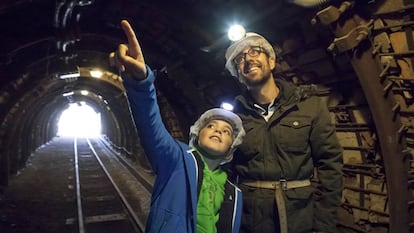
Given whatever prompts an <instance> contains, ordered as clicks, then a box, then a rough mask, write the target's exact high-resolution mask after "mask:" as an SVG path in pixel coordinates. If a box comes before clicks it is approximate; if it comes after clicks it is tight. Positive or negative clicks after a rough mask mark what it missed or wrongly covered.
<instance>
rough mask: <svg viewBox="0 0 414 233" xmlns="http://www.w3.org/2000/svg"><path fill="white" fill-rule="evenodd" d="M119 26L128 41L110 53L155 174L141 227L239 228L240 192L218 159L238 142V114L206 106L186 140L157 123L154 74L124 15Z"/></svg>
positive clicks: (228, 231) (229, 231)
mask: <svg viewBox="0 0 414 233" xmlns="http://www.w3.org/2000/svg"><path fill="white" fill-rule="evenodd" d="M121 26H122V28H123V30H124V32H125V35H126V37H127V38H128V44H127V45H126V44H121V45H119V47H118V50H117V51H116V52H115V53H111V54H110V59H111V61H112V63H113V64H114V65H116V66H117V67H118V69H119V70H120V71H121V72H122V78H123V82H124V86H125V89H126V92H127V97H128V101H129V104H130V107H131V111H132V115H133V118H134V122H135V125H136V128H137V132H138V134H139V137H140V139H141V144H142V146H143V148H144V151H145V152H146V154H147V156H148V159H149V161H150V163H151V166H152V168H153V171H154V172H155V174H156V179H155V183H154V187H153V192H152V197H151V208H150V213H149V216H148V220H147V225H146V229H145V232H148V233H149V232H151V233H152V232H159V233H238V231H239V228H240V220H241V205H242V201H241V198H242V197H241V192H240V190H239V189H238V188H237V187H236V186H235V185H234V184H232V183H230V182H229V181H228V180H227V174H226V173H225V172H224V170H222V169H221V167H220V165H221V164H223V163H226V162H228V161H230V160H231V159H232V157H233V152H234V150H235V149H236V147H237V146H238V145H239V144H240V143H241V142H242V138H243V136H244V134H245V132H244V129H243V126H242V122H241V120H240V118H239V117H238V116H237V115H236V114H234V113H232V112H230V111H227V110H224V109H219V108H214V109H210V110H208V111H206V112H205V113H203V114H202V115H201V117H200V118H199V119H198V120H197V121H196V122H195V123H194V125H193V126H191V128H190V143H189V145H187V144H185V143H182V142H179V141H177V140H175V139H174V138H173V137H172V136H171V135H170V134H169V133H168V131H167V129H166V128H165V126H164V124H163V123H162V119H161V114H160V111H159V107H158V104H157V96H156V90H155V87H154V80H155V74H154V73H153V72H152V71H151V69H150V68H149V67H148V66H147V65H146V64H145V61H144V57H143V54H142V52H141V47H140V45H139V43H138V40H137V38H136V36H135V33H134V31H133V30H132V28H131V26H130V24H129V23H128V22H127V21H125V20H123V21H122V22H121Z"/></svg>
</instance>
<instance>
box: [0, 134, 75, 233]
mask: <svg viewBox="0 0 414 233" xmlns="http://www.w3.org/2000/svg"><path fill="white" fill-rule="evenodd" d="M68 144H71V145H68ZM62 148H66V149H62ZM69 148H73V141H72V140H70V139H65V138H55V139H54V140H53V141H52V142H50V143H48V144H46V145H44V146H42V147H40V148H39V149H38V150H37V151H36V152H35V153H33V154H32V156H31V157H30V158H29V160H28V161H27V163H26V167H25V168H24V169H22V170H21V171H20V172H19V174H17V175H16V176H13V177H11V179H10V181H9V186H8V187H6V189H5V192H4V196H3V198H2V200H1V204H0V205H1V213H0V232H2V233H26V232H27V233H29V232H30V233H48V232H61V233H65V232H73V228H74V227H75V226H74V225H67V224H65V222H66V219H69V218H73V217H75V216H68V213H69V212H73V211H72V210H73V208H74V207H73V205H74V204H75V203H76V202H74V190H73V187H71V185H70V184H72V183H73V178H74V173H73V171H74V170H73V149H72V150H69Z"/></svg>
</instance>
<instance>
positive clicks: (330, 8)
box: [0, 0, 414, 233]
mask: <svg viewBox="0 0 414 233" xmlns="http://www.w3.org/2000/svg"><path fill="white" fill-rule="evenodd" d="M413 12H414V2H413V1H411V0H371V1H357V0H356V1H342V0H337V1H329V0H326V1H319V0H315V1H312V0H310V1H304V0H293V1H289V0H258V1H238V0H228V1H218V0H205V1H198V0H182V1H164V0H152V1H133V0H89V1H84V0H55V1H51V0H21V1H14V0H4V1H2V2H1V3H0V29H1V33H0V195H1V199H0V205H1V206H0V231H1V232H19V233H24V232H47V231H45V230H44V228H42V225H43V226H47V224H48V223H47V221H46V223H44V222H42V224H39V223H40V221H38V222H37V223H36V217H39V218H40V217H42V216H40V215H41V214H36V212H35V211H28V210H27V209H25V205H24V204H22V203H26V202H30V201H31V198H32V197H31V196H30V195H26V196H25V195H23V196H24V197H25V198H26V199H13V197H11V196H9V195H8V193H10V192H11V191H10V190H12V191H13V192H16V191H18V190H19V189H15V185H16V184H18V183H19V179H23V178H22V177H27V175H26V173H27V172H29V171H32V172H33V166H34V163H36V166H39V169H40V170H42V169H49V168H52V169H55V170H54V171H56V172H57V173H59V172H58V171H59V169H57V168H58V167H57V166H58V165H56V167H53V166H50V164H55V163H51V162H50V163H49V162H48V160H39V161H38V160H37V158H43V157H41V156H40V155H39V154H43V155H45V154H46V155H48V156H46V155H45V158H50V159H51V160H54V159H57V158H59V156H60V154H62V158H64V157H63V154H65V153H64V152H63V151H67V150H68V148H69V149H73V147H74V145H73V143H75V144H76V143H77V144H78V145H85V146H86V145H87V144H90V145H92V146H100V147H96V148H109V149H108V150H111V151H112V153H114V154H117V155H118V156H120V157H121V158H123V159H125V160H127V161H130V162H131V163H132V164H134V166H135V168H136V169H138V170H139V171H141V172H142V175H141V179H143V178H142V177H145V179H144V180H147V181H146V182H144V181H142V183H143V184H144V183H145V185H144V187H143V188H142V189H148V192H150V190H151V185H152V180H153V178H154V175H153V174H152V172H151V167H150V166H149V164H148V161H147V159H146V156H145V153H144V152H143V150H142V148H141V146H140V144H139V141H140V138H139V137H138V135H137V132H136V130H135V127H134V123H133V121H132V118H131V113H130V109H129V106H128V101H127V99H126V94H125V89H124V87H123V80H122V78H121V76H120V74H119V72H118V71H117V70H116V69H115V68H114V67H112V66H111V65H110V64H109V59H108V55H109V53H110V52H112V51H114V50H116V49H117V47H118V45H119V44H120V43H126V38H125V36H124V34H123V31H122V29H121V27H120V21H121V20H122V19H128V20H129V21H130V22H131V24H132V26H133V28H134V29H135V31H136V32H137V36H138V39H139V41H140V44H141V46H142V49H143V53H144V56H145V59H146V63H147V64H148V65H149V66H150V67H151V68H153V69H154V70H157V74H158V78H157V80H156V87H157V93H158V96H157V97H158V101H159V104H160V109H161V113H162V116H163V120H164V122H165V124H166V126H167V127H168V129H169V131H170V133H171V134H172V135H173V136H174V137H175V138H176V139H178V140H182V141H187V140H188V131H189V127H190V126H191V123H192V122H194V120H196V119H197V117H198V116H199V114H201V113H202V112H203V111H205V110H206V109H208V108H211V107H218V106H220V104H222V103H223V102H225V101H231V100H232V99H233V98H234V97H235V96H236V95H237V94H238V93H239V92H240V91H241V90H242V87H241V85H240V83H239V82H238V81H237V80H236V79H235V78H233V77H231V75H230V74H229V73H228V71H227V70H225V68H224V64H225V58H224V53H225V51H226V48H227V46H228V45H229V43H230V41H229V40H228V39H227V37H226V30H227V28H228V26H229V25H230V23H234V22H235V21H238V22H240V23H242V24H244V25H245V26H246V27H247V29H248V31H254V32H257V33H260V34H262V35H264V36H265V37H266V38H268V39H269V41H270V42H271V43H272V45H273V46H274V49H275V51H276V52H277V67H276V69H275V71H274V72H275V74H276V76H277V77H279V78H282V79H284V80H286V81H289V82H292V83H294V84H295V85H310V84H314V85H315V86H316V87H317V88H315V90H314V92H315V93H314V94H315V95H319V96H321V97H322V98H324V100H326V103H327V105H328V107H329V110H330V113H331V118H332V121H333V122H335V125H336V134H337V136H338V138H339V141H340V143H341V146H342V147H343V149H344V153H343V158H344V167H343V174H344V176H343V181H344V190H343V194H342V204H341V209H340V211H339V216H340V219H339V222H338V224H337V231H338V232H358V233H359V232H374V233H382V232H384V233H385V232H390V233H408V232H414V218H413V206H414V199H413V188H414V185H413V179H412V178H413V172H414V170H413V169H412V168H413V166H414V165H413V163H412V161H413V156H414V153H413V148H414V129H413V127H414V124H413V122H412V121H413V116H414V108H413V102H414V97H413V87H414V86H413V83H414V73H413V61H414V60H413V59H414V36H413V32H412V27H413V25H414V21H413V20H412V18H413ZM81 106H88V107H90V109H92V111H93V112H94V114H97V115H98V116H99V120H100V131H99V136H98V137H97V138H95V139H93V140H92V139H91V140H90V141H88V142H87V141H85V139H83V138H77V137H76V136H74V135H72V136H70V137H67V136H61V135H59V121H60V120H61V117H62V114H63V113H64V111H65V110H67V109H69V108H71V107H81ZM72 118H73V119H76V121H78V123H79V121H83V120H82V118H78V117H75V116H72ZM98 139H99V140H98ZM56 147H58V148H56ZM60 147H61V148H60ZM65 148H66V149H65ZM60 149H62V150H60ZM79 150H80V149H79ZM95 150H98V149H95ZM99 150H101V149H99ZM102 150H103V149H102ZM96 152H98V151H96ZM84 153H85V154H84ZM88 153H91V152H81V151H80V152H79V153H78V154H79V156H80V157H79V159H82V158H85V157H89V154H88ZM86 154H88V155H86ZM51 155H52V156H51ZM53 155H54V156H53ZM69 160H70V161H72V159H69ZM108 160H109V161H111V160H110V159H108ZM35 161H36V162H35ZM41 161H43V162H41ZM56 164H59V162H57V163H56ZM56 169H57V170H56ZM114 170H116V169H114ZM62 171H63V170H62ZM71 171H72V170H71ZM62 173H63V172H62ZM30 174H32V173H30ZM35 174H36V173H33V175H35ZM65 174H66V173H65ZM67 177H71V178H70V180H71V181H70V182H72V181H73V179H74V177H75V175H74V174H69V173H68V174H67V176H66V180H61V179H58V178H56V181H57V182H68V181H67ZM46 178H47V176H45V179H46ZM25 182H28V183H27V184H26V183H24V184H25V185H27V187H30V188H33V187H35V189H34V190H31V189H22V190H21V192H30V190H31V191H32V192H36V193H40V194H41V193H42V192H48V191H51V190H52V188H51V187H50V189H49V190H48V187H49V186H48V185H44V184H42V179H38V178H36V179H33V180H32V183H30V179H27V180H25ZM33 182H36V183H33ZM115 183H116V182H115ZM57 187H60V186H57ZM61 187H62V189H67V185H66V186H65V185H63V186H61ZM66 191H67V190H66ZM69 191H71V192H72V193H75V192H74V191H75V188H73V189H72V188H71V189H70V190H69ZM73 195H75V194H73ZM41 197H42V196H41V195H40V198H41ZM74 199H75V198H73V199H71V200H69V202H71V203H73V200H74ZM46 200H47V198H44V199H39V200H36V201H40V202H41V203H42V201H46ZM145 200H147V199H145ZM141 201H142V200H141ZM17 202H20V204H19V203H17ZM45 203H46V202H45ZM147 204H148V203H147ZM44 205H46V204H44ZM145 211H146V210H145V209H144V210H141V212H140V213H139V216H138V217H140V216H141V217H142V219H144V220H143V221H145V214H146V212H145ZM49 214H50V213H49ZM72 215H75V214H72ZM135 217H136V216H135ZM108 218H109V217H108ZM24 219H34V220H33V222H30V223H25V224H23V223H22V222H24V221H25V220H24ZM46 219H47V218H46ZM66 219H69V218H66ZM111 219H112V220H113V219H117V217H116V216H111ZM20 220H21V221H20ZM89 221H97V220H94V219H90V220H89ZM73 222H76V219H75V220H73V219H72V220H67V221H66V222H64V223H62V224H63V225H71V224H73ZM138 222H139V221H138ZM141 225H142V222H141V223H138V224H137V226H138V227H137V226H135V227H133V228H134V229H135V228H139V227H140V226H141ZM34 226H35V228H33V227H34ZM36 227H37V228H36ZM141 227H142V226H141ZM33 229H36V230H34V231H33ZM39 229H40V230H39ZM51 229H54V228H51ZM56 229H61V228H56ZM73 229H74V230H73V231H70V230H68V232H79V231H77V230H76V229H75V228H73ZM62 232H63V231H62Z"/></svg>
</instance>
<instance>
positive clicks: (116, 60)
mask: <svg viewBox="0 0 414 233" xmlns="http://www.w3.org/2000/svg"><path fill="white" fill-rule="evenodd" d="M121 26H122V29H123V30H124V32H125V35H126V37H127V39H128V44H120V45H119V46H118V50H117V51H115V52H112V53H110V54H109V62H110V64H111V65H112V66H116V67H117V68H118V70H119V71H121V72H124V73H126V74H127V75H128V76H129V77H133V78H136V79H138V80H143V79H145V78H146V76H147V68H146V66H145V61H144V56H143V55H142V51H141V46H140V45H139V42H138V40H137V37H136V36H135V32H134V30H133V29H132V27H131V25H130V24H129V23H128V21H126V20H122V21H121Z"/></svg>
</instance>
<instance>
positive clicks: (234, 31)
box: [227, 24, 246, 41]
mask: <svg viewBox="0 0 414 233" xmlns="http://www.w3.org/2000/svg"><path fill="white" fill-rule="evenodd" d="M244 35H246V29H244V27H243V26H241V25H240V24H235V25H233V26H231V27H230V29H229V30H228V32H227V36H228V37H229V39H230V40H231V41H238V40H240V39H241V38H243V37H244Z"/></svg>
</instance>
